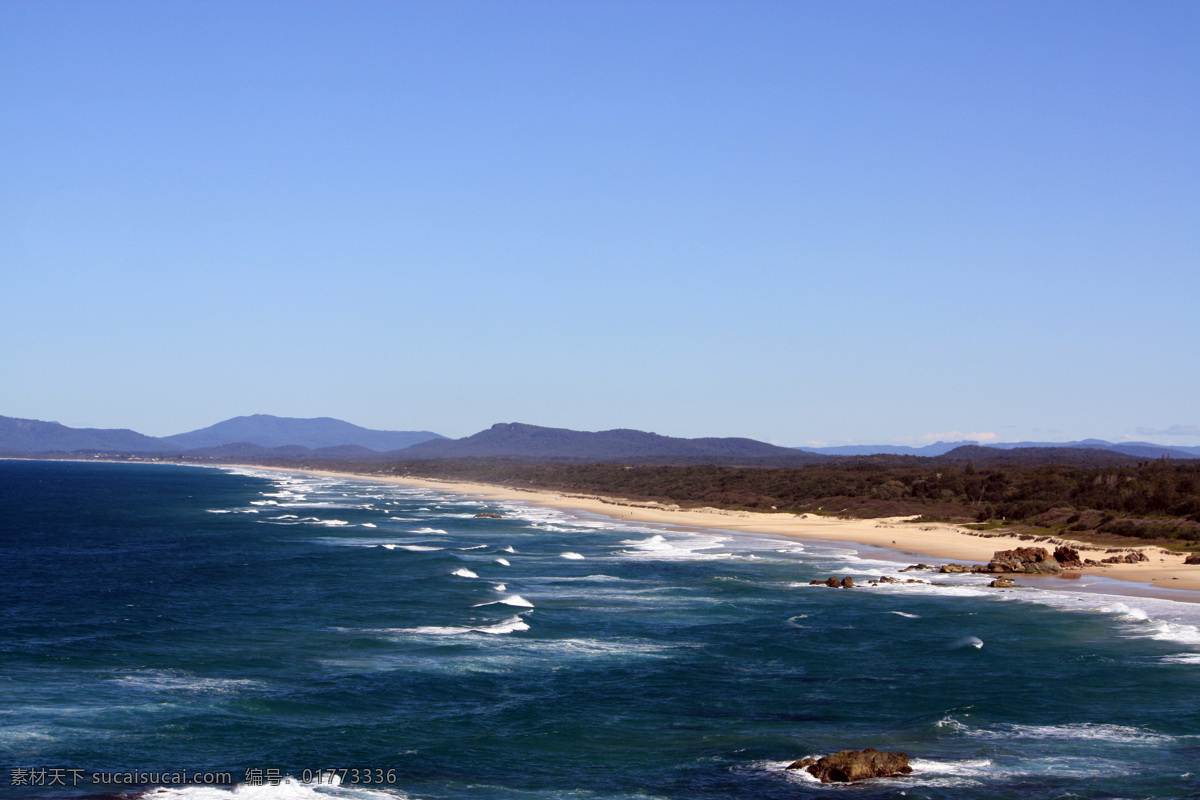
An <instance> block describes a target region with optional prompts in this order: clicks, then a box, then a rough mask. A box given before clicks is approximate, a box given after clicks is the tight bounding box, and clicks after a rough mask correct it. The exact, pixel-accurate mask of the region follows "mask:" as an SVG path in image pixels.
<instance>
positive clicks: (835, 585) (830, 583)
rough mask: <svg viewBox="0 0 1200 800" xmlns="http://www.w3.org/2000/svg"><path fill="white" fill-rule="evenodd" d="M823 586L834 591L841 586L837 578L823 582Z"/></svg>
mask: <svg viewBox="0 0 1200 800" xmlns="http://www.w3.org/2000/svg"><path fill="white" fill-rule="evenodd" d="M825 585H826V586H828V587H829V588H830V589H836V588H838V587H839V586H841V585H842V582H841V581H839V580H838V579H837V578H828V579H826V581H825Z"/></svg>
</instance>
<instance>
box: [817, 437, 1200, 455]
mask: <svg viewBox="0 0 1200 800" xmlns="http://www.w3.org/2000/svg"><path fill="white" fill-rule="evenodd" d="M968 446H969V447H987V448H991V449H994V450H1026V449H1030V448H1049V449H1055V450H1058V449H1063V448H1072V449H1078V450H1111V451H1113V452H1116V453H1122V454H1124V455H1127V456H1135V457H1137V458H1162V457H1164V456H1165V457H1166V458H1200V447H1182V446H1169V445H1162V444H1154V443H1153V442H1119V443H1113V442H1106V441H1104V440H1103V439H1083V440H1081V441H1077V442H1003V443H995V444H980V443H979V442H971V441H963V442H934V443H933V444H930V445H926V446H924V447H904V446H902V445H888V444H856V445H846V446H843V447H797V448H795V449H797V450H803V451H804V452H806V453H818V454H820V455H824V456H872V455H880V454H883V455H895V456H924V457H926V458H929V457H934V456H941V455H945V454H946V453H949V452H951V451H953V450H957V449H958V448H960V447H968Z"/></svg>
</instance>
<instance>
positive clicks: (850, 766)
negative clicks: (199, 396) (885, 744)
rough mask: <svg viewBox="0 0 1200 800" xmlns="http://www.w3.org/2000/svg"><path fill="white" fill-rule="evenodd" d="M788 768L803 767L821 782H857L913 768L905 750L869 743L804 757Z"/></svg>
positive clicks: (890, 775)
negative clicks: (828, 754)
mask: <svg viewBox="0 0 1200 800" xmlns="http://www.w3.org/2000/svg"><path fill="white" fill-rule="evenodd" d="M788 769H803V770H805V771H807V772H808V774H809V775H812V776H813V777H815V778H817V779H818V780H820V781H821V783H853V782H854V781H863V780H867V779H868V778H890V777H893V776H895V775H907V774H909V773H910V772H912V767H910V766H909V765H908V755H907V754H905V753H889V752H887V751H886V750H876V749H875V748H874V747H868V748H867V749H866V750H843V751H841V752H840V753H834V754H833V755H831V756H824V757H823V758H818V759H813V758H803V759H800V760H799V761H796V762H793V763H792V764H791V765H790V766H789V767H788Z"/></svg>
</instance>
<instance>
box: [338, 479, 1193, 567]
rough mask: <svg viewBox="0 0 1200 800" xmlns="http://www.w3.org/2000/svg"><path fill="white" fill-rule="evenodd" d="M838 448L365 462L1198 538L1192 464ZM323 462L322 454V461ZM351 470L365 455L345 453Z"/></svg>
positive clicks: (873, 512)
mask: <svg viewBox="0 0 1200 800" xmlns="http://www.w3.org/2000/svg"><path fill="white" fill-rule="evenodd" d="M918 461H920V460H917V459H913V460H909V461H907V462H906V463H900V464H897V463H894V462H893V463H888V462H881V461H873V460H870V459H844V460H842V461H839V462H837V463H835V464H818V465H813V466H807V467H798V468H753V467H725V466H713V465H689V466H650V465H621V464H595V463H591V464H564V463H546V462H529V461H511V460H503V459H439V460H430V461H412V462H402V463H393V464H389V465H383V466H374V467H372V468H371V469H372V471H373V472H376V473H385V474H391V475H401V476H403V475H408V476H412V477H429V478H444V479H458V480H471V481H480V482H484V483H498V484H505V485H509V486H515V487H524V488H530V489H552V490H556V491H563V492H570V493H579V494H595V495H609V496H616V497H628V498H631V499H635V500H653V501H658V502H663V503H676V504H678V505H680V506H683V507H694V506H716V507H721V508H735V509H747V510H754V511H767V512H770V511H776V512H787V513H810V514H823V515H838V516H854V517H879V516H900V515H919V517H920V521H939V522H941V521H954V522H973V523H974V524H972V527H973V528H975V529H977V530H992V529H996V528H998V527H1001V526H1003V527H1012V526H1014V525H1018V526H1029V527H1032V528H1035V529H1039V530H1040V532H1041V533H1048V532H1049V533H1057V534H1061V535H1066V536H1072V537H1075V538H1090V539H1097V538H1098V539H1100V540H1102V541H1115V540H1117V539H1139V540H1153V541H1162V542H1173V543H1176V544H1178V545H1184V546H1189V547H1200V464H1197V463H1195V462H1181V461H1167V460H1160V461H1148V462H1146V461H1143V462H1137V463H1133V464H1127V465H1120V466H1118V465H1115V464H1110V465H1108V466H1104V467H1087V466H1072V465H1054V464H1049V465H1036V466H1025V465H1014V464H1004V465H995V466H991V467H988V468H986V469H976V467H975V466H974V464H973V463H971V462H966V463H965V464H962V465H956V464H947V463H937V464H932V465H931V464H930V463H929V462H925V463H913V462H918ZM326 466H328V465H326ZM346 466H347V467H349V468H351V469H354V468H355V467H357V469H358V470H362V469H363V465H361V464H358V465H346Z"/></svg>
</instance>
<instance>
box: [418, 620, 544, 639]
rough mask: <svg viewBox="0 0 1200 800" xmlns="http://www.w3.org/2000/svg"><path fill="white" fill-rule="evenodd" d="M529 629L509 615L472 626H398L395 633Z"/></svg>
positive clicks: (429, 634) (456, 632) (524, 623)
mask: <svg viewBox="0 0 1200 800" xmlns="http://www.w3.org/2000/svg"><path fill="white" fill-rule="evenodd" d="M527 630H529V624H528V623H527V622H525V620H523V619H522V618H521V617H520V616H515V617H509V618H508V619H506V620H503V621H502V622H497V623H496V624H494V625H477V626H473V627H465V626H464V627H457V626H439V625H422V626H421V627H419V628H399V629H397V631H396V632H397V633H417V634H424V635H426V636H458V635H460V634H463V633H487V634H492V635H497V634H502V633H514V632H516V631H527Z"/></svg>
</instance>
